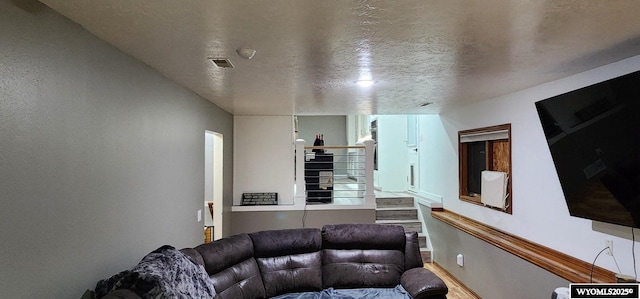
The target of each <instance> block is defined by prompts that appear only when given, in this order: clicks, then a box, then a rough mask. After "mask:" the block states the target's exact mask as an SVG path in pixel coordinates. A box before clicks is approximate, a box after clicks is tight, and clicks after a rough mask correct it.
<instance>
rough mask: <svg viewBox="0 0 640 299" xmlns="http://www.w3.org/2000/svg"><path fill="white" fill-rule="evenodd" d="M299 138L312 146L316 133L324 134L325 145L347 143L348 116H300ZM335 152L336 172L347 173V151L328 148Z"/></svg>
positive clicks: (306, 144)
mask: <svg viewBox="0 0 640 299" xmlns="http://www.w3.org/2000/svg"><path fill="white" fill-rule="evenodd" d="M297 118H298V138H302V139H304V140H305V141H306V143H305V146H312V145H313V141H314V140H315V138H316V137H315V136H316V134H324V145H339V146H342V145H347V144H348V143H347V116H346V115H323V116H298V117H297ZM327 152H330V153H333V154H334V162H335V163H334V164H335V165H334V167H335V174H339V175H340V174H341V175H346V174H347V172H346V170H345V168H346V167H347V163H346V161H347V157H346V154H347V151H346V150H340V149H332V150H327Z"/></svg>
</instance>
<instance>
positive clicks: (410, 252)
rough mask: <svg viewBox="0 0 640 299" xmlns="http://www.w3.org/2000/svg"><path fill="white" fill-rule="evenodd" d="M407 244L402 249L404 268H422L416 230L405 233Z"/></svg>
mask: <svg viewBox="0 0 640 299" xmlns="http://www.w3.org/2000/svg"><path fill="white" fill-rule="evenodd" d="M405 237H406V239H407V244H406V245H405V250H404V269H405V271H406V270H409V269H413V268H422V267H424V263H423V262H422V255H421V254H420V244H419V242H418V233H417V232H407V233H405Z"/></svg>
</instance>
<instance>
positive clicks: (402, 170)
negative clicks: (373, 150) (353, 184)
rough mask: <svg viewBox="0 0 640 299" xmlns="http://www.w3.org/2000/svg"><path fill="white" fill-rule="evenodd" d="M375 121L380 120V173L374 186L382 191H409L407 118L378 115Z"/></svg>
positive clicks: (376, 176) (377, 173)
mask: <svg viewBox="0 0 640 299" xmlns="http://www.w3.org/2000/svg"><path fill="white" fill-rule="evenodd" d="M375 119H377V120H378V140H377V141H378V171H376V173H375V177H374V178H375V182H374V185H375V187H376V188H379V189H380V190H382V191H388V192H403V191H407V186H408V183H407V175H408V169H409V162H408V158H407V157H408V152H407V117H406V116H405V115H377V116H375Z"/></svg>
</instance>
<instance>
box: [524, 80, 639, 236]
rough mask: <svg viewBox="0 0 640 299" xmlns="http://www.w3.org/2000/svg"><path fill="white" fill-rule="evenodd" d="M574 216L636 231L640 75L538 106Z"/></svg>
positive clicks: (579, 90)
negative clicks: (628, 227)
mask: <svg viewBox="0 0 640 299" xmlns="http://www.w3.org/2000/svg"><path fill="white" fill-rule="evenodd" d="M536 109H537V111H538V116H539V118H540V122H541V124H542V128H543V130H544V134H545V136H546V138H547V144H548V145H549V149H550V151H551V156H552V157H553V162H554V164H555V168H556V171H557V173H558V178H559V179H560V184H561V185H562V190H563V192H564V197H565V200H566V202H567V206H568V208H569V213H570V214H571V215H572V216H576V217H581V218H587V219H592V220H597V221H602V222H608V223H614V224H619V225H624V226H631V227H640V72H635V73H631V74H628V75H625V76H621V77H618V78H614V79H611V80H607V81H604V82H601V83H597V84H594V85H591V86H588V87H584V88H581V89H578V90H575V91H571V92H568V93H565V94H562V95H558V96H555V97H552V98H549V99H546V100H542V101H539V102H536Z"/></svg>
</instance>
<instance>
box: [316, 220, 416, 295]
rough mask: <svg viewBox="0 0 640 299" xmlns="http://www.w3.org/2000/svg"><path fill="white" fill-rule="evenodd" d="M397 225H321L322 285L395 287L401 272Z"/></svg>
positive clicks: (402, 238)
mask: <svg viewBox="0 0 640 299" xmlns="http://www.w3.org/2000/svg"><path fill="white" fill-rule="evenodd" d="M405 245H406V236H405V232H404V229H403V228H402V227H401V226H392V225H380V224H337V225H325V226H324V227H323V228H322V248H323V250H322V251H323V256H322V279H323V287H324V288H329V287H333V288H368V287H395V286H396V285H398V284H399V283H400V277H401V276H402V273H403V272H404V269H405V267H404V263H405V256H404V252H405Z"/></svg>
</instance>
